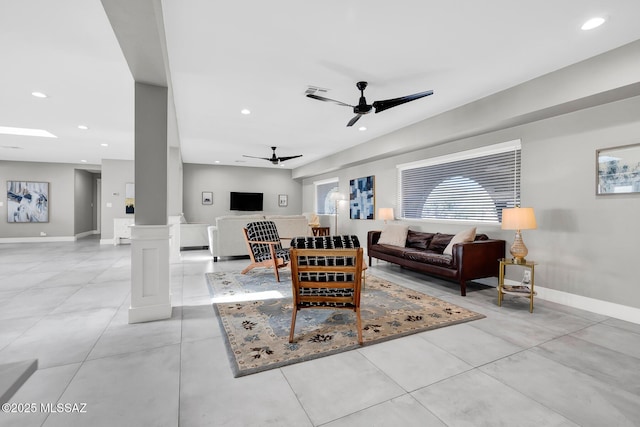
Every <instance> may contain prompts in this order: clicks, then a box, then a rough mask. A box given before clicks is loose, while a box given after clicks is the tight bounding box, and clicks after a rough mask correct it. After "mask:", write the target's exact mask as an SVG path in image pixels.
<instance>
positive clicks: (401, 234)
mask: <svg viewBox="0 0 640 427" xmlns="http://www.w3.org/2000/svg"><path fill="white" fill-rule="evenodd" d="M408 231H409V227H408V226H406V225H399V224H387V225H385V227H384V229H382V233H380V240H378V244H380V245H393V246H401V247H403V248H404V245H405V244H406V243H407V232H408Z"/></svg>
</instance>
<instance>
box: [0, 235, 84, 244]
mask: <svg viewBox="0 0 640 427" xmlns="http://www.w3.org/2000/svg"><path fill="white" fill-rule="evenodd" d="M75 241H76V237H75V236H50V237H49V236H44V237H2V238H0V243H40V242H75Z"/></svg>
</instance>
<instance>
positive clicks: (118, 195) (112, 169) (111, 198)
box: [100, 159, 135, 240]
mask: <svg viewBox="0 0 640 427" xmlns="http://www.w3.org/2000/svg"><path fill="white" fill-rule="evenodd" d="M133 172H134V164H133V161H132V160H112V159H104V160H102V206H101V207H100V209H101V212H102V216H101V222H102V224H101V236H100V238H101V240H109V239H113V219H114V218H125V217H128V216H130V215H127V214H126V213H125V205H124V199H125V197H124V196H125V193H124V190H125V184H126V183H128V182H134V181H135V179H134V173H133Z"/></svg>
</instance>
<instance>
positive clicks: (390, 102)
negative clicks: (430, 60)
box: [307, 82, 433, 127]
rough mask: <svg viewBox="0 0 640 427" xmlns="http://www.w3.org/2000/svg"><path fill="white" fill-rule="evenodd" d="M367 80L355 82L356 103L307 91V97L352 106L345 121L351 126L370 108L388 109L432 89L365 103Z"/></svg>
mask: <svg viewBox="0 0 640 427" xmlns="http://www.w3.org/2000/svg"><path fill="white" fill-rule="evenodd" d="M367 85H368V83H367V82H358V83H356V87H357V88H358V90H359V91H360V99H359V101H358V105H350V104H347V103H344V102H342V101H336V100H335V99H331V98H326V97H324V96H320V95H316V94H315V93H307V98H311V99H317V100H318V101H324V102H333V103H334V104H338V105H341V106H343V107H350V108H353V112H354V113H355V116H354V117H353V118H352V119H351V120H349V123H347V127H351V126H353V125H354V124H356V122H357V121H358V120H360V117H362V116H363V115H365V114H369V113H370V112H371V110H372V109H373V110H375V113H376V114H377V113H380V112H381V111H384V110H388V109H389V108H393V107H397V106H398V105H402V104H405V103H407V102H410V101H415V100H416V99H420V98H424V97H425V96H429V95H433V91H432V90H428V91H425V92H419V93H414V94H413V95H407V96H401V97H399V98H392V99H384V100H382V101H375V102H374V103H373V104H367V99H366V98H365V96H364V90H365V89H366V88H367Z"/></svg>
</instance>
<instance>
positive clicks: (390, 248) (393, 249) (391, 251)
mask: <svg viewBox="0 0 640 427" xmlns="http://www.w3.org/2000/svg"><path fill="white" fill-rule="evenodd" d="M371 250H372V251H378V252H380V253H383V254H387V255H391V256H396V257H399V258H402V257H404V253H405V252H406V251H407V250H408V249H407V248H404V247H400V246H395V245H381V244H376V245H373V246H372V247H371Z"/></svg>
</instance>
